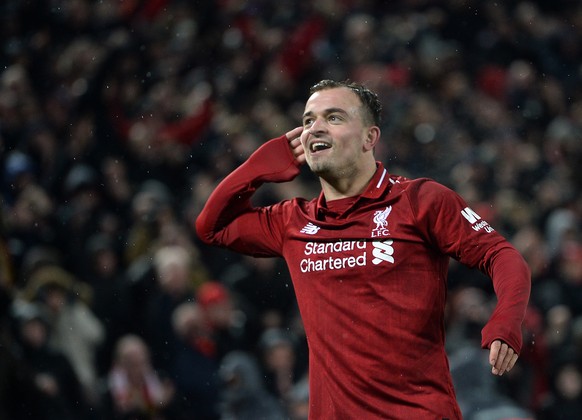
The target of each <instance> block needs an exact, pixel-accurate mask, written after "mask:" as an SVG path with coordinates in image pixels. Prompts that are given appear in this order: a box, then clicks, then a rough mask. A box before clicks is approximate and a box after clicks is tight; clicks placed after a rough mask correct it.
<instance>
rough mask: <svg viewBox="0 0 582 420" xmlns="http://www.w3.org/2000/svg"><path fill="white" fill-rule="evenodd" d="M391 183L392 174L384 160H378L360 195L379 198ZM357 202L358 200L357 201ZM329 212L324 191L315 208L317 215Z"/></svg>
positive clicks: (361, 196)
mask: <svg viewBox="0 0 582 420" xmlns="http://www.w3.org/2000/svg"><path fill="white" fill-rule="evenodd" d="M388 185H391V182H390V174H389V173H388V171H387V170H386V168H384V165H383V164H382V162H378V161H376V172H375V173H374V176H373V177H372V179H371V180H370V183H369V184H368V187H367V188H366V189H365V190H364V192H363V193H362V194H361V195H360V198H371V199H374V198H378V197H380V196H381V195H382V193H383V192H384V190H386V188H387V187H388ZM356 202H357V201H356ZM326 212H327V205H326V201H325V196H324V195H323V191H322V192H321V193H320V194H319V197H318V198H317V206H316V209H315V214H316V215H323V214H325V213H326Z"/></svg>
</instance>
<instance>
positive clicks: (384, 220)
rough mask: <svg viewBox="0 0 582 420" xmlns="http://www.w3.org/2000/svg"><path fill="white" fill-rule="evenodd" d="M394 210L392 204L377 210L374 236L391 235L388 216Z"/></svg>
mask: <svg viewBox="0 0 582 420" xmlns="http://www.w3.org/2000/svg"><path fill="white" fill-rule="evenodd" d="M391 211H392V206H388V207H386V208H385V209H384V210H376V211H375V212H374V218H373V219H372V220H373V222H374V223H375V224H376V227H375V228H374V229H372V238H379V237H383V236H388V235H390V231H389V230H388V216H389V215H390V212H391Z"/></svg>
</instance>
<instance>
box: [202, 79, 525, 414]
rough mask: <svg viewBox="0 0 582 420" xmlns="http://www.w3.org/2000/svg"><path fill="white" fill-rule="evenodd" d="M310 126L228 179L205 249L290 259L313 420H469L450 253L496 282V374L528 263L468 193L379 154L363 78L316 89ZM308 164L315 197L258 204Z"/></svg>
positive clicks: (514, 350)
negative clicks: (449, 328)
mask: <svg viewBox="0 0 582 420" xmlns="http://www.w3.org/2000/svg"><path fill="white" fill-rule="evenodd" d="M310 94H311V96H310V97H309V99H308V100H307V102H306V104H305V111H304V114H303V125H302V126H301V127H297V128H295V129H293V130H291V131H289V132H287V133H286V134H285V135H283V136H281V137H279V138H276V139H273V140H270V141H268V142H267V143H265V144H264V145H262V146H261V147H260V148H259V149H258V150H256V151H255V152H254V153H253V154H252V155H251V156H250V157H249V159H248V160H247V161H246V162H245V163H243V164H242V165H241V166H240V167H239V168H237V169H236V170H234V171H233V172H232V173H231V174H230V175H228V176H227V177H226V178H225V179H224V180H223V181H222V182H221V183H220V184H219V185H218V186H217V188H216V189H215V190H214V192H213V193H212V194H211V196H210V198H209V199H208V202H207V203H206V205H205V207H204V209H203V210H202V212H201V214H200V215H199V217H198V218H197V220H196V230H197V233H198V235H199V237H200V239H201V240H202V241H204V242H205V243H207V244H212V245H217V246H222V247H227V248H229V249H231V250H234V251H237V252H241V253H245V254H249V255H253V256H256V257H283V258H284V259H285V260H286V262H287V265H288V267H289V271H290V274H291V277H292V280H293V285H294V288H295V292H296V296H297V302H298V305H299V309H300V312H301V316H302V319H303V323H304V325H305V330H306V334H307V341H308V344H309V385H310V413H309V418H310V419H348V418H350V419H352V418H354V419H358V418H359V419H372V418H391V419H451V420H452V419H460V418H461V412H460V409H459V406H458V404H457V402H456V399H455V392H454V389H453V384H452V380H451V376H450V373H449V365H448V360H447V356H446V353H445V348H444V342H445V331H444V308H445V296H446V284H447V270H448V264H449V258H451V257H452V258H455V259H456V260H458V261H460V262H461V263H463V264H465V265H467V266H469V267H472V268H478V269H480V270H481V271H482V272H483V273H485V274H486V275H488V276H489V277H490V278H491V279H492V282H493V285H494V289H495V292H496V295H497V305H496V308H495V310H494V312H493V314H492V316H491V318H490V319H489V321H488V323H487V324H486V326H485V327H484V328H483V330H482V346H483V348H488V349H489V361H490V364H491V366H492V373H493V374H494V375H502V374H503V373H504V372H507V371H509V370H511V368H512V367H513V366H514V365H515V362H516V360H517V358H518V354H519V351H520V349H521V345H522V336H521V324H522V320H523V317H524V314H525V310H526V306H527V302H528V299H529V293H530V286H531V284H530V283H531V280H530V273H529V269H528V267H527V265H526V263H525V261H524V260H523V258H522V257H521V255H520V254H519V253H518V252H517V251H516V250H515V248H514V247H513V246H512V245H511V244H510V243H509V242H508V241H507V240H506V239H505V238H503V237H502V236H501V235H500V234H499V233H497V232H496V231H495V230H494V229H493V227H491V226H490V225H489V224H488V223H487V222H486V221H485V220H483V219H482V218H481V217H480V216H479V215H478V214H477V213H475V212H474V211H473V210H472V209H471V208H469V207H468V206H467V204H466V203H465V202H464V201H463V199H462V198H461V197H460V196H459V195H458V194H456V193H455V192H453V191H452V190H450V189H448V188H446V187H445V186H443V185H441V184H439V183H437V182H435V181H433V180H430V179H426V178H423V179H414V180H413V179H407V178H405V177H402V176H398V175H394V174H390V173H389V172H388V171H387V169H386V168H385V167H384V166H383V164H382V163H380V162H378V161H376V160H375V157H374V147H375V146H376V145H377V143H378V142H379V141H380V128H379V125H380V118H381V116H380V114H381V104H380V101H379V100H378V97H377V95H376V94H375V93H374V92H372V91H370V90H369V89H367V88H366V87H365V86H363V85H360V84H355V83H350V82H337V81H331V80H324V81H321V82H319V83H318V84H316V85H315V86H313V87H312V88H311V90H310ZM303 163H307V165H308V166H309V168H310V169H311V171H312V172H314V173H315V174H316V175H317V176H318V177H319V180H320V182H321V187H322V192H321V194H320V195H319V197H318V198H316V199H313V200H306V199H303V198H295V199H292V200H285V201H282V202H280V203H277V204H274V205H270V206H265V207H253V206H252V205H251V203H250V198H251V196H252V195H253V194H254V192H255V191H256V190H257V188H259V187H260V186H261V185H262V184H263V183H266V182H286V181H290V180H292V179H293V178H294V177H296V176H297V175H298V174H299V170H300V169H299V167H300V165H301V164H303Z"/></svg>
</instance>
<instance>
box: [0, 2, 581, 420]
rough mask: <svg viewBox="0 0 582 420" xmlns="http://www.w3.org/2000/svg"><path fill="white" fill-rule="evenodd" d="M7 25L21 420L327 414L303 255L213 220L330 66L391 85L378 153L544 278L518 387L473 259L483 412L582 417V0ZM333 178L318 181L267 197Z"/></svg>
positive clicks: (1, 219)
mask: <svg viewBox="0 0 582 420" xmlns="http://www.w3.org/2000/svg"><path fill="white" fill-rule="evenodd" d="M0 20H1V25H0V33H1V40H2V44H1V51H0V169H1V171H0V188H1V191H2V201H1V208H0V229H1V230H0V231H1V237H0V309H1V312H0V418H2V419H7V420H20V419H56V418H58V419H63V420H67V419H89V420H92V419H95V420H100V419H113V420H114V419H124V420H129V419H151V420H153V419H156V420H174V419H175V420H185V419H197V420H217V419H253V420H255V419H292V420H300V419H305V418H306V412H307V411H306V410H307V407H308V401H309V395H308V387H307V384H308V379H309V378H308V375H307V358H308V357H307V350H306V346H307V344H306V341H305V336H304V335H303V330H302V324H301V319H300V316H299V314H298V312H297V307H296V305H295V297H294V292H293V286H292V284H291V282H290V279H289V277H288V274H287V270H286V267H285V266H284V264H283V263H282V261H280V260H277V259H253V258H250V257H244V256H240V255H235V254H233V253H230V252H228V251H224V250H220V249H213V248H208V247H205V246H202V245H201V243H200V242H199V241H198V239H197V238H196V235H195V233H194V229H193V221H194V219H195V217H196V215H197V214H198V212H199V210H200V209H201V206H202V205H203V203H204V202H205V200H206V198H207V197H208V195H209V194H210V192H211V191H212V189H213V187H214V186H215V185H216V183H217V182H218V181H219V180H220V179H222V177H224V176H225V175H226V174H228V173H229V172H230V171H232V170H233V169H234V168H235V167H237V166H238V165H239V164H240V163H241V162H243V161H244V160H245V159H246V157H248V155H249V154H250V153H251V152H252V151H253V150H255V149H256V148H257V147H258V146H259V145H260V144H262V143H263V142H265V141H266V140H268V139H270V138H273V137H277V136H279V135H281V134H283V133H285V132H286V131H288V130H290V129H292V128H294V127H296V126H298V125H300V121H301V114H302V111H303V105H304V102H305V100H306V99H307V92H308V88H309V86H311V85H312V84H314V83H316V82H317V81H319V80H321V79H324V78H331V79H338V80H343V79H350V80H354V81H358V82H362V83H365V84H366V85H368V86H369V87H371V88H373V89H375V90H376V91H377V92H378V93H379V95H380V97H381V99H382V101H383V106H384V119H383V122H382V126H381V129H382V139H383V140H382V141H381V145H380V146H379V147H378V149H377V150H376V155H377V158H378V160H381V161H383V162H384V163H385V164H386V166H387V167H388V170H389V171H390V172H392V173H397V174H401V175H406V176H410V177H422V176H428V177H431V178H434V179H436V180H437V181H439V182H441V183H443V184H445V185H448V186H450V187H451V188H453V189H455V190H456V191H457V192H459V193H460V194H461V195H462V196H463V197H464V198H465V199H466V201H467V202H468V203H469V204H470V206H471V207H472V208H473V209H474V210H475V211H476V212H477V213H479V214H480V215H481V216H482V217H483V218H484V219H487V220H488V221H489V222H490V224H491V225H492V226H494V227H495V228H496V229H497V230H498V231H500V232H501V233H503V234H504V235H505V236H506V237H507V238H508V239H509V240H510V241H511V242H512V243H513V244H514V245H515V246H516V247H517V248H518V249H519V250H520V251H521V252H522V253H523V255H524V257H525V258H526V260H527V262H528V263H529V265H530V267H531V270H532V282H533V283H532V296H531V304H530V307H529V309H528V312H527V315H526V320H525V323H524V331H523V333H524V348H523V350H522V352H521V357H520V360H519V361H518V364H517V366H516V368H515V369H514V370H513V371H512V372H510V373H508V374H507V375H504V376H503V377H501V378H497V377H494V376H492V375H491V374H490V373H489V368H488V366H487V359H486V358H487V353H486V352H485V351H483V350H480V349H479V342H480V336H479V335H480V329H481V328H482V327H483V325H484V323H485V322H486V320H487V319H488V317H489V315H490V314H491V310H492V308H493V307H494V305H495V301H494V294H493V290H492V286H491V284H490V281H489V280H488V279H487V278H486V277H484V276H483V275H482V274H480V273H479V272H476V271H474V270H469V269H467V268H465V267H463V266H460V265H459V264H457V263H456V262H454V261H453V262H452V263H451V271H450V278H449V298H448V306H447V318H446V321H447V325H446V327H447V351H448V352H449V356H450V365H451V371H452V373H453V378H454V380H455V385H456V389H457V394H458V399H459V403H460V405H461V409H462V411H463V414H464V416H465V418H466V419H468V420H493V419H502V418H524V419H525V418H530V419H533V418H536V419H542V420H545V419H575V418H581V416H582V229H581V227H582V225H581V218H582V194H581V193H582V171H580V170H579V169H580V167H581V165H582V5H581V4H580V2H579V1H577V0H554V1H551V2H550V1H543V0H537V1H536V0H529V1H528V0H507V1H493V0H440V1H439V0H403V1H374V0H319V1H307V0H298V1H292V0H278V1H270V0H246V1H245V0H215V1H209V0H141V1H139V0H126V1H119V0H50V1H46V0H27V1H21V0H3V1H2V2H1V4H0ZM577 168H578V169H577ZM318 191H319V185H318V183H317V181H316V179H315V178H314V177H313V176H311V175H310V174H309V172H308V171H307V170H306V171H304V172H302V173H301V175H300V176H299V177H298V178H297V179H296V180H294V181H293V182H291V183H286V184H277V185H267V186H265V187H264V188H262V189H261V190H260V193H259V194H258V195H257V196H256V197H255V199H256V200H255V201H256V203H257V204H268V203H272V202H274V201H276V200H280V199H284V198H289V197H292V196H296V195H301V196H304V197H314V196H315V195H316V194H318Z"/></svg>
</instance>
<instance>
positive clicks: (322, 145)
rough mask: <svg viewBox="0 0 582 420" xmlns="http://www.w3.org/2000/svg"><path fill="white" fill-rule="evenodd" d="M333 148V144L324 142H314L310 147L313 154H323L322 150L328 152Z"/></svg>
mask: <svg viewBox="0 0 582 420" xmlns="http://www.w3.org/2000/svg"><path fill="white" fill-rule="evenodd" d="M330 148H331V144H329V143H326V142H323V141H314V142H313V143H311V145H310V146H309V151H310V152H311V153H317V152H321V151H322V150H327V149H330Z"/></svg>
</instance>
